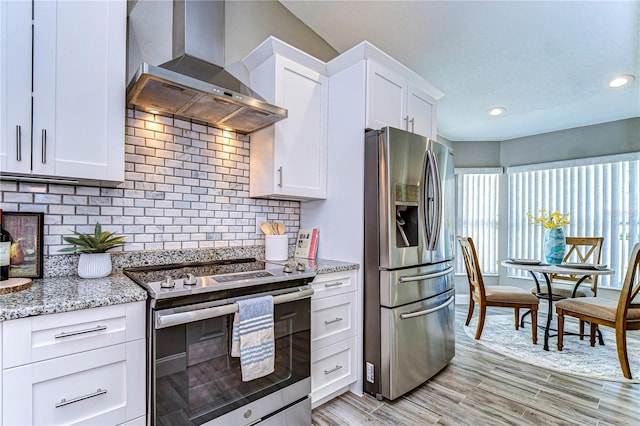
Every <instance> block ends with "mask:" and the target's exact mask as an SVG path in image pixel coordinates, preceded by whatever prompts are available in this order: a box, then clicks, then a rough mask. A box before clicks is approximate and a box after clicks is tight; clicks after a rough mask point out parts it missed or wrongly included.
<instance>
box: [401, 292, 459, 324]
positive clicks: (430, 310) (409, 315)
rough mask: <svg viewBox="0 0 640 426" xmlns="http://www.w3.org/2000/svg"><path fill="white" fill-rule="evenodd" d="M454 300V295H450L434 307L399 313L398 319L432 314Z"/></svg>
mask: <svg viewBox="0 0 640 426" xmlns="http://www.w3.org/2000/svg"><path fill="white" fill-rule="evenodd" d="M454 300H455V296H451V297H450V298H448V299H447V301H446V302H444V303H443V304H442V305H438V306H436V307H435V308H431V309H425V310H423V311H417V312H409V313H407V314H400V319H401V320H403V319H409V318H415V317H421V316H424V315H429V314H432V313H434V312H437V311H439V310H441V309H444V308H446V307H447V306H449V305H450V304H452V303H453V301H454Z"/></svg>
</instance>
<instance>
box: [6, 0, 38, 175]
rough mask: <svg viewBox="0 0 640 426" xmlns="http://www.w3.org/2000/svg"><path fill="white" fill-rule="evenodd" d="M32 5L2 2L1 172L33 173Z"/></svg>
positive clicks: (28, 3) (23, 2)
mask: <svg viewBox="0 0 640 426" xmlns="http://www.w3.org/2000/svg"><path fill="white" fill-rule="evenodd" d="M30 52H31V2H27V1H2V2H0V172H13V173H29V172H30V171H31V55H30Z"/></svg>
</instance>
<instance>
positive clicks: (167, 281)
mask: <svg viewBox="0 0 640 426" xmlns="http://www.w3.org/2000/svg"><path fill="white" fill-rule="evenodd" d="M175 286H176V283H175V282H174V281H173V280H172V279H171V277H170V276H169V275H167V276H166V277H164V279H163V280H162V281H160V288H173V287H175Z"/></svg>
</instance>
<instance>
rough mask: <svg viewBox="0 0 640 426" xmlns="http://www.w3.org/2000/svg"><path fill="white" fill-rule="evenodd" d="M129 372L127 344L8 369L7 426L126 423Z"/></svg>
mask: <svg viewBox="0 0 640 426" xmlns="http://www.w3.org/2000/svg"><path fill="white" fill-rule="evenodd" d="M127 373H128V371H127V368H126V361H125V345H124V344H121V345H115V346H109V347H107V348H102V349H97V350H93V351H88V352H81V353H79V354H74V355H68V356H65V357H60V358H54V359H51V360H48V361H44V362H38V363H33V364H27V365H24V366H22V367H15V368H9V369H6V370H4V371H3V374H2V376H3V381H4V384H5V386H7V387H9V388H11V390H12V391H11V392H10V393H8V392H5V393H4V395H3V401H2V405H3V419H2V420H3V424H5V425H14V424H32V425H36V424H39V425H43V424H78V423H85V424H87V423H91V424H104V425H106V424H112V425H115V424H120V423H123V422H124V421H125V420H126V414H125V411H126V404H127V399H126V397H127V386H126V381H127ZM138 415H140V413H138ZM132 418H133V417H132Z"/></svg>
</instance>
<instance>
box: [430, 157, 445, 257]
mask: <svg viewBox="0 0 640 426" xmlns="http://www.w3.org/2000/svg"><path fill="white" fill-rule="evenodd" d="M429 154H430V161H431V182H432V184H433V199H434V203H433V204H434V205H433V210H434V211H433V219H434V220H433V222H432V226H433V228H432V230H431V248H430V250H435V249H436V248H437V246H438V240H439V239H440V228H441V224H442V183H441V181H440V170H438V159H437V158H436V154H435V153H434V152H433V151H430V152H429Z"/></svg>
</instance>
